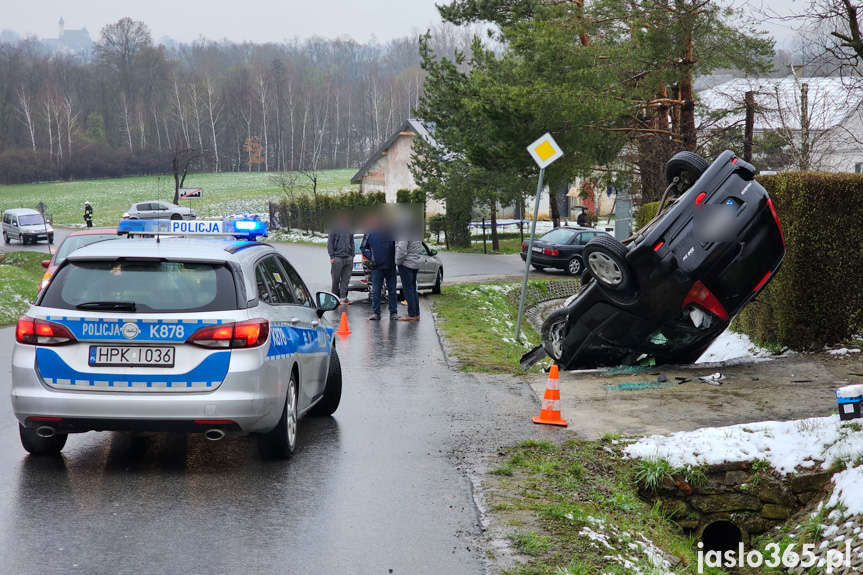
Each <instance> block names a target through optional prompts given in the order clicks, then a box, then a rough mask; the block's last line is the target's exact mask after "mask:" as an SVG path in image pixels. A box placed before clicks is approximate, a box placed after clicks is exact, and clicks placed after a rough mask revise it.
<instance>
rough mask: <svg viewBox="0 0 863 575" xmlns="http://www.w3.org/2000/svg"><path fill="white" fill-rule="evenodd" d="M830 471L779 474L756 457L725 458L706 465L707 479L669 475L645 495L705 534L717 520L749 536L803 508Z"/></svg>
mask: <svg viewBox="0 0 863 575" xmlns="http://www.w3.org/2000/svg"><path fill="white" fill-rule="evenodd" d="M832 475H833V473H832V472H830V471H812V472H805V473H799V474H796V475H788V476H784V475H779V474H776V473H775V472H773V471H772V470H769V469H768V470H756V469H753V467H752V462H751V461H741V462H733V463H723V464H720V465H714V466H711V467H709V468H707V469H706V476H707V480H706V481H704V482H703V483H702V484H700V485H690V484H689V483H687V482H686V480H685V479H684V478H683V477H682V476H680V475H674V476H673V477H669V478H666V479H665V481H664V482H663V484H662V485H661V486H660V488H659V489H658V490H657V491H656V492H655V493H654V492H652V491H648V490H646V489H643V488H642V489H640V493H641V495H642V496H644V497H646V498H647V499H649V500H653V501H659V503H660V506H661V507H662V509H663V510H664V511H665V513H666V514H667V515H668V516H669V518H670V519H672V520H673V521H674V522H675V523H677V524H678V525H680V526H681V527H683V528H685V529H688V530H691V531H693V532H695V533H696V534H697V535H699V536H700V535H701V533H702V532H703V531H704V528H705V527H707V526H708V525H710V524H712V523H714V522H717V521H728V522H731V523H733V524H734V525H735V526H737V527H738V528H739V529H740V531H741V534H742V538H743V541H744V542H746V543H748V542H749V535H750V534H758V533H763V532H765V531H767V530H768V529H770V528H772V527H775V526H777V525H780V524H782V523H784V522H785V520H787V519H788V518H790V517H791V516H792V515H794V514H795V513H796V512H797V511H799V510H800V509H802V508H803V506H805V505H806V504H807V503H808V502H809V501H810V500H812V498H813V497H815V496H816V495H817V494H818V492H819V491H820V490H821V489H822V488H823V487H824V485H825V484H826V483H827V482H828V481H830V478H831V477H832Z"/></svg>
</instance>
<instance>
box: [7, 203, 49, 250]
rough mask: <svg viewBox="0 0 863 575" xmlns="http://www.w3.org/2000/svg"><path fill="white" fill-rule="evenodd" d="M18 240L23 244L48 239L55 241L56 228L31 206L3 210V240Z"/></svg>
mask: <svg viewBox="0 0 863 575" xmlns="http://www.w3.org/2000/svg"><path fill="white" fill-rule="evenodd" d="M11 240H18V241H19V242H21V243H22V244H29V243H31V242H32V243H36V242H38V241H39V240H47V241H48V243H49V244H53V243H54V228H52V227H51V224H49V223H47V222H46V221H45V218H43V217H42V214H40V213H39V212H37V211H36V210H31V209H29V208H15V209H12V210H6V211H5V212H3V241H4V242H5V243H7V244H8V243H9V242H10V241H11Z"/></svg>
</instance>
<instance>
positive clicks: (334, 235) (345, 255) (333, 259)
mask: <svg viewBox="0 0 863 575" xmlns="http://www.w3.org/2000/svg"><path fill="white" fill-rule="evenodd" d="M348 223H349V222H348V220H347V217H346V216H340V217H339V218H337V219H336V221H335V222H334V224H333V226H332V228H331V229H330V233H329V236H328V237H327V252H328V253H329V254H330V275H331V277H332V279H333V284H332V292H333V293H334V294H336V295H337V296H339V299H340V300H341V302H342V303H343V304H346V305H347V304H350V303H351V302H350V300H349V299H348V284H349V283H350V281H351V270H352V269H353V266H354V235H353V234H352V233H350V231H349V225H348Z"/></svg>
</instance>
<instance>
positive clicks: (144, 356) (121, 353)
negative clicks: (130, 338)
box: [89, 345, 174, 367]
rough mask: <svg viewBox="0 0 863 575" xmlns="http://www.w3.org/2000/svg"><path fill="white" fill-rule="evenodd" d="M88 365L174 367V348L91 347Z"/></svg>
mask: <svg viewBox="0 0 863 575" xmlns="http://www.w3.org/2000/svg"><path fill="white" fill-rule="evenodd" d="M89 363H90V365H92V366H109V365H122V366H127V367H135V366H137V367H174V348H173V347H135V346H128V345H91V346H90V362H89Z"/></svg>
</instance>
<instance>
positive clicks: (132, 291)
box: [39, 260, 237, 313]
mask: <svg viewBox="0 0 863 575" xmlns="http://www.w3.org/2000/svg"><path fill="white" fill-rule="evenodd" d="M111 302H115V303H118V304H123V306H127V304H129V303H130V302H131V303H134V311H135V312H137V313H155V312H171V313H177V312H203V311H221V310H231V309H237V296H236V288H235V284H234V278H233V275H232V274H231V271H230V270H229V269H228V268H227V267H226V266H225V265H224V264H220V263H200V262H174V261H160V260H119V261H75V262H70V263H69V264H68V265H66V266H64V267H63V268H61V269H60V271H59V273H58V274H57V276H56V277H55V278H54V280H53V281H52V282H51V283H50V284H49V286H48V289H47V290H45V293H44V295H43V296H42V300H41V301H40V302H39V305H41V306H43V307H53V308H59V309H85V307H88V308H89V309H94V310H96V309H102V310H110V309H111ZM96 304H99V305H96ZM131 307H132V306H127V308H131ZM117 309H118V310H119V309H122V308H120V307H118V308H117ZM129 311H131V309H129Z"/></svg>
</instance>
